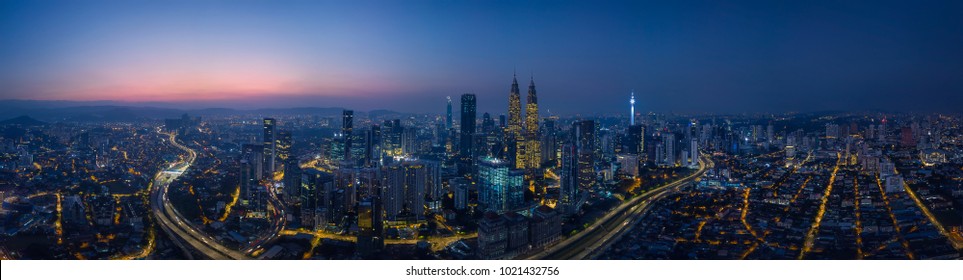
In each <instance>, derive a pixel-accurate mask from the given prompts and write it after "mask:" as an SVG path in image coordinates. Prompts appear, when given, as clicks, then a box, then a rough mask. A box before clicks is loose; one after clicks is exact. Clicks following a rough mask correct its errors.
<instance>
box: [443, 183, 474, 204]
mask: <svg viewBox="0 0 963 280" xmlns="http://www.w3.org/2000/svg"><path fill="white" fill-rule="evenodd" d="M448 188H450V189H452V190H453V191H454V193H455V194H454V204H455V210H465V209H466V208H468V195H469V191H470V190H471V181H470V180H468V179H465V178H463V177H456V178H452V179H449V180H448Z"/></svg>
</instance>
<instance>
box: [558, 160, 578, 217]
mask: <svg viewBox="0 0 963 280" xmlns="http://www.w3.org/2000/svg"><path fill="white" fill-rule="evenodd" d="M561 150H562V158H561V159H562V160H561V161H562V164H561V165H562V168H561V169H560V172H559V173H560V174H559V176H560V177H561V182H559V203H558V205H559V208H560V209H561V210H562V213H564V214H566V215H570V214H573V213H575V212H577V209H576V206H577V205H576V203H577V201H578V194H579V187H578V172H579V169H578V150H577V149H576V145H575V144H571V143H565V144H562V147H561Z"/></svg>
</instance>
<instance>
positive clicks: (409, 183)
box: [382, 161, 440, 221]
mask: <svg viewBox="0 0 963 280" xmlns="http://www.w3.org/2000/svg"><path fill="white" fill-rule="evenodd" d="M431 168H432V167H431V166H429V165H428V164H426V163H425V162H421V161H402V162H400V163H396V164H392V165H389V166H387V167H385V183H384V188H385V189H384V192H382V193H383V197H384V199H383V202H384V207H385V213H386V215H387V216H386V218H387V219H388V220H392V221H399V220H406V219H413V220H423V219H424V218H425V196H426V191H428V190H429V188H432V187H433V186H432V185H433V184H436V183H438V182H440V181H439V180H438V177H437V174H438V173H437V172H434V171H433V170H430V169H431Z"/></svg>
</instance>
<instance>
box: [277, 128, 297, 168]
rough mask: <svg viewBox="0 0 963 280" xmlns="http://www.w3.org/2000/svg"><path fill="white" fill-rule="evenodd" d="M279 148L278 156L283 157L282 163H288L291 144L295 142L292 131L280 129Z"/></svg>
mask: <svg viewBox="0 0 963 280" xmlns="http://www.w3.org/2000/svg"><path fill="white" fill-rule="evenodd" d="M276 142H277V150H278V158H279V159H281V163H285V164H286V163H287V159H288V158H290V157H291V145H293V144H294V142H293V140H292V139H291V132H290V131H287V130H279V131H278V139H277V141H276Z"/></svg>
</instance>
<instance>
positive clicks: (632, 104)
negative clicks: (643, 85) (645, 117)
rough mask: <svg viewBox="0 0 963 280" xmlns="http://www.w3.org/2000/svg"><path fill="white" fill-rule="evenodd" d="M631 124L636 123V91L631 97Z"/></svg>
mask: <svg viewBox="0 0 963 280" xmlns="http://www.w3.org/2000/svg"><path fill="white" fill-rule="evenodd" d="M629 125H635V91H632V96H631V97H629Z"/></svg>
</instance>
